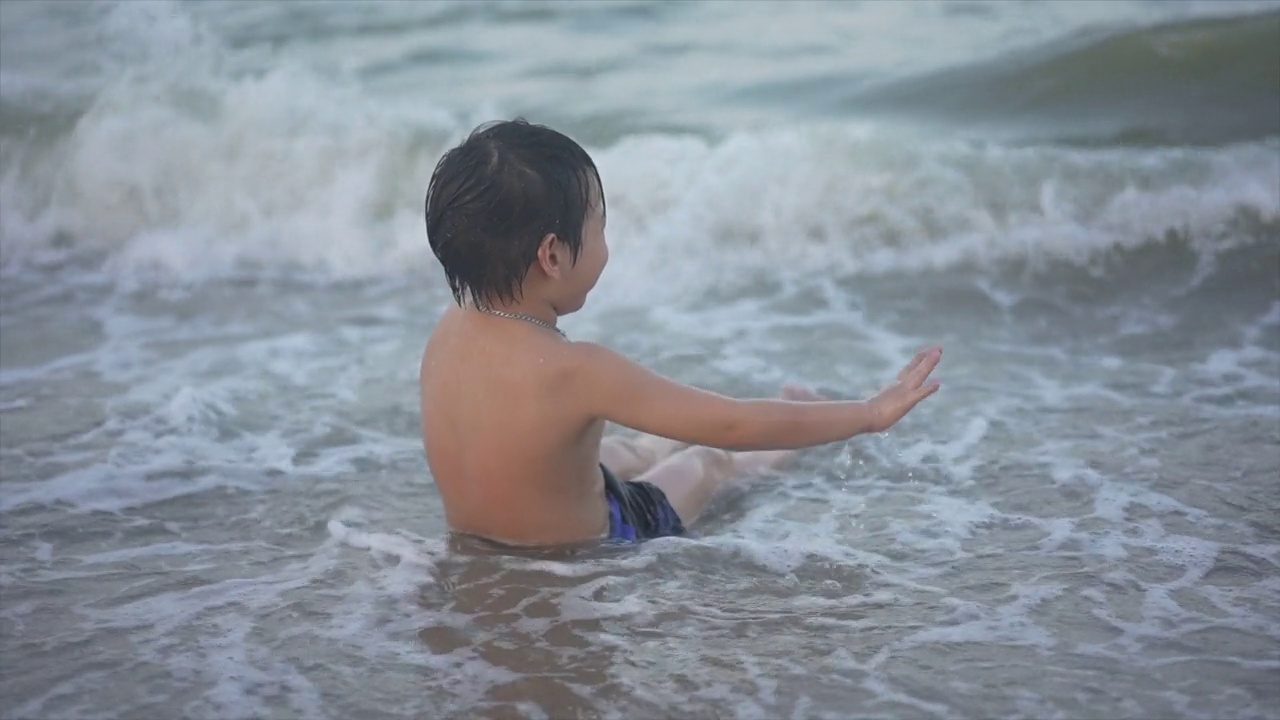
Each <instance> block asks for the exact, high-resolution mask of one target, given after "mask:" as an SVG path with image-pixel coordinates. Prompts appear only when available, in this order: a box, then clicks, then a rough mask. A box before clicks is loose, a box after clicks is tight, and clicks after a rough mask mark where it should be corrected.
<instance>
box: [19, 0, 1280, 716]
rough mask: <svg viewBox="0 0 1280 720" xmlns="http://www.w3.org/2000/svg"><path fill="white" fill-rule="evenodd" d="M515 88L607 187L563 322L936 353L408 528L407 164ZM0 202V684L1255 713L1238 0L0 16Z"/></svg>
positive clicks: (1263, 159)
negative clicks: (599, 504)
mask: <svg viewBox="0 0 1280 720" xmlns="http://www.w3.org/2000/svg"><path fill="white" fill-rule="evenodd" d="M515 115H524V116H526V117H528V118H529V119H531V120H533V121H536V122H542V123H547V124H550V125H552V126H554V127H557V128H559V129H562V130H564V131H565V132H567V133H569V134H571V135H573V136H574V137H576V138H578V139H579V140H581V141H582V142H583V143H584V144H585V145H586V146H587V147H588V150H589V151H590V152H591V153H592V155H593V156H594V157H595V159H596V161H597V162H598V164H599V166H600V170H601V174H602V176H603V182H604V187H605V191H606V193H607V196H608V203H609V228H608V233H609V241H610V246H611V251H612V259H611V262H610V265H609V267H608V269H607V270H606V272H605V274H604V276H603V278H602V279H601V282H600V284H599V286H598V287H597V289H596V290H595V291H594V292H593V294H592V296H591V298H590V301H589V302H588V304H587V307H586V308H585V309H584V310H583V311H582V312H580V313H577V314H575V315H573V316H570V317H566V318H563V321H562V327H564V328H565V329H566V331H567V332H568V333H569V335H570V337H572V338H574V339H579V340H589V341H594V342H602V343H605V344H608V345H610V346H612V347H614V348H616V349H618V350H620V351H622V352H624V353H626V354H628V355H629V356H631V357H633V358H635V359H637V360H639V361H641V362H643V363H645V364H646V365H649V366H651V367H653V368H655V369H656V370H658V371H660V372H663V373H665V374H668V375H670V376H672V377H675V378H678V379H680V380H682V381H685V382H689V383H693V384H696V385H699V386H702V387H707V388H711V389H714V390H717V391H721V392H725V393H730V394H733V395H738V396H767V395H772V394H775V393H776V392H777V391H778V389H779V387H780V386H781V385H782V384H783V383H784V382H800V383H804V384H808V385H811V386H813V387H815V388H817V389H819V390H820V391H822V392H824V393H827V394H830V395H832V396H835V397H849V398H854V397H862V396H865V395H866V394H867V393H869V392H872V391H874V390H875V389H876V388H877V387H879V386H880V385H882V384H883V383H885V382H886V381H888V380H889V379H890V378H891V377H892V374H893V373H894V372H895V371H896V370H897V368H898V367H900V366H901V364H902V363H904V362H905V361H906V360H907V359H909V358H910V356H911V354H912V353H913V352H914V351H915V350H916V349H917V348H918V347H920V346H922V345H925V344H928V343H933V342H940V343H942V344H943V345H945V347H946V355H945V359H944V361H943V364H942V366H941V367H940V369H939V370H938V371H937V375H938V376H939V377H940V378H941V380H942V381H943V387H942V390H941V391H940V392H939V393H938V394H937V395H936V396H934V397H933V398H931V399H930V400H929V401H928V402H927V403H925V404H924V405H922V406H921V407H919V408H918V409H917V410H916V411H915V412H914V413H913V414H912V415H910V416H909V417H908V418H907V419H906V420H904V421H903V422H902V423H901V424H899V425H898V426H897V427H895V428H894V429H893V430H892V431H891V432H890V433H888V434H885V435H877V436H870V437H859V438H855V439H854V440H852V441H850V442H848V443H841V444H836V445H831V446H826V447H820V448H814V449H811V450H807V451H804V452H802V453H800V454H799V455H798V456H797V457H796V459H795V462H794V463H793V464H792V465H791V466H790V467H788V468H787V469H786V470H784V471H782V472H780V473H777V474H774V475H770V476H766V477H761V478H758V479H757V480H755V481H754V482H753V483H750V484H748V485H743V486H739V487H736V488H734V489H733V490H731V491H729V492H727V493H725V494H724V495H723V497H720V498H718V499H717V501H716V504H715V507H714V509H713V512H712V513H711V514H710V516H709V517H708V518H707V519H706V520H705V521H703V522H701V523H699V524H698V525H697V526H695V528H694V532H693V534H692V535H691V536H690V537H688V538H678V539H663V540H659V541H655V542H651V543H647V544H645V545H643V546H641V547H638V548H632V549H624V550H618V551H609V552H604V551H601V552H589V553H585V554H581V555H578V556H566V555H564V554H549V555H546V554H542V555H540V554H533V555H521V556H510V555H506V554H502V553H494V552H491V551H489V550H486V549H485V548H480V547H472V546H468V545H467V544H466V543H459V542H451V541H450V540H449V539H448V537H447V535H446V528H445V525H444V522H443V515H442V509H441V504H440V499H439V495H438V493H437V491H436V489H435V487H434V485H433V483H432V480H431V476H430V474H429V472H428V470H427V467H426V463H425V460H424V457H423V454H422V449H421V440H420V435H419V432H420V431H419V417H418V405H417V395H416V374H417V362H418V358H419V353H420V352H421V348H422V345H423V342H424V341H425V339H426V337H427V335H428V334H429V333H430V331H431V328H432V325H433V324H434V323H435V321H436V319H437V317H438V316H439V314H440V313H441V312H442V311H443V309H444V308H445V307H446V306H447V305H448V303H449V296H448V292H447V288H446V286H445V284H444V282H443V278H442V275H441V272H440V270H439V268H438V267H437V266H436V264H435V261H434V259H433V258H432V256H431V253H430V250H429V247H428V245H427V243H426V238H425V234H424V230H423V222H422V198H423V194H424V191H425V187H426V182H427V179H428V177H429V176H430V172H431V169H432V168H433V166H434V164H435V162H436V160H437V159H438V158H439V156H440V154H441V152H443V150H445V149H446V148H448V147H450V146H451V145H453V144H455V143H456V142H458V141H459V140H460V139H461V138H462V137H464V136H465V134H466V133H467V132H469V131H470V129H471V128H472V127H474V126H475V125H476V124H478V123H480V122H482V121H486V120H491V119H497V118H509V117H513V116H515ZM0 233H3V235H2V237H0V240H2V242H0V538H2V542H0V716H2V717H4V718H35V717H41V718H54V717H130V718H133V717H177V716H183V717H194V718H231V717H289V718H292V717H308V718H313V717H314V718H347V717H421V718H438V717H492V718H509V717H529V718H567V717H584V718H590V717H602V718H640V717H645V718H649V717H653V718H657V717H741V718H782V717H794V718H846V717H854V716H858V717H903V718H906V717H910V718H916V717H939V718H952V717H954V718H967V717H1043V718H1080V717H1100V718H1101V717H1107V718H1110V717H1188V718H1259V717H1273V718H1274V717H1280V689H1278V688H1280V683H1277V679H1278V678H1280V5H1278V4H1277V3H1272V2H1263V3H1228V2H1205V3H1196V2H1190V3H1172V2H1120V1H1118V0H1117V1H1115V2H1106V3H1102V2H1082V3H1066V4H1063V3H1048V2H1045V3H1041V2H1036V3H1010V2H938V3H931V2H911V3H853V2H848V3H845V2H841V3H801V2H795V3H792V2H788V3H778V4H771V3H698V4H685V3H650V2H534V1H528V2H523V1H522V2H473V1H471V0H467V1H465V2H437V3H425V2H424V3H374V2H364V1H363V0H361V1H358V2H357V1H355V0H352V1H350V2H330V3H304V2H288V3H274V2H250V1H247V0H246V1H243V2H225V3H216V2H201V3H185V2H165V3H150V2H119V3H91V4H90V3H72V2H46V3H35V2H4V3H0ZM495 502H501V500H500V499H495Z"/></svg>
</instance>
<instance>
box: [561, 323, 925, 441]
mask: <svg viewBox="0 0 1280 720" xmlns="http://www.w3.org/2000/svg"><path fill="white" fill-rule="evenodd" d="M575 346H576V347H575V352H577V353H578V357H579V360H580V363H581V365H580V367H579V368H578V369H579V372H578V373H577V378H578V379H579V380H580V382H578V383H575V384H576V386H577V388H578V390H579V391H580V392H581V393H582V395H581V402H582V403H583V405H584V406H585V407H586V408H587V411H588V412H589V413H591V415H592V416H594V417H601V418H604V419H606V420H609V421H610V422H614V423H617V424H619V425H623V426H626V427H629V428H632V429H634V430H640V431H641V432H646V433H649V434H651V435H659V436H662V437H666V438H671V439H673V440H679V441H682V442H687V443H691V444H695V445H706V446H709V447H717V448H723V449H726V450H782V449H791V448H801V447H808V446H811V445H822V444H825V443H829V442H835V441H838V440H844V439H846V438H849V437H852V436H854V435H858V434H861V433H867V432H880V431H883V430H887V429H888V428H890V427H892V426H893V425H894V424H895V423H897V422H898V420H901V419H902V417H903V416H904V415H906V414H907V412H909V411H910V410H911V408H913V407H915V406H916V404H917V403H919V402H920V401H921V400H923V399H925V398H926V397H929V396H930V395H932V394H933V393H934V392H935V391H936V390H937V389H938V383H937V381H929V380H928V378H929V373H931V372H933V369H934V368H935V367H937V365H938V361H939V360H940V359H941V358H942V348H941V347H938V346H935V347H932V348H926V349H924V350H921V351H920V352H919V353H918V354H917V355H916V356H915V358H913V359H912V360H911V362H910V363H908V364H907V366H906V367H904V368H903V369H902V371H901V372H900V373H898V379H897V382H895V383H894V384H892V385H890V386H889V387H887V388H885V389H884V390H882V391H881V392H880V393H878V394H877V395H876V396H875V397H873V398H871V399H870V400H867V401H865V402H854V401H839V402H836V401H831V402H794V401H790V400H737V399H734V398H729V397H725V396H724V395H719V394H716V393H713V392H708V391H706V390H700V389H698V388H694V387H689V386H688V385H682V384H680V383H678V382H675V381H673V380H669V379H667V378H665V377H662V376H661V375H659V374H657V373H655V372H653V371H651V370H649V369H647V368H645V367H644V366H642V365H640V364H638V363H635V362H633V361H631V360H628V359H627V358H626V357H624V356H622V355H620V354H618V353H616V352H614V351H612V350H610V349H608V348H605V347H603V346H600V345H594V344H590V343H576V344H575Z"/></svg>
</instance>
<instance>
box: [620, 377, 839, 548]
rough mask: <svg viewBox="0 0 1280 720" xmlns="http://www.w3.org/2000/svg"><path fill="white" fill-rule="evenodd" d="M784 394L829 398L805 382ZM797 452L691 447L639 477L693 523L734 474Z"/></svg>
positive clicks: (752, 470)
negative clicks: (807, 386) (657, 489)
mask: <svg viewBox="0 0 1280 720" xmlns="http://www.w3.org/2000/svg"><path fill="white" fill-rule="evenodd" d="M782 398H783V399H785V400H794V401H798V402H812V401H815V400H825V399H826V398H825V397H823V396H822V395H819V394H818V393H816V392H814V391H813V390H810V389H809V388H806V387H804V386H801V385H787V386H786V387H784V388H783V389H782ZM658 439H659V440H661V438H658ZM666 442H670V441H666ZM794 454H795V451H794V450H764V451H757V452H729V451H728V450H719V449H716V448H709V447H691V448H687V449H685V450H681V451H680V452H677V453H675V454H674V455H671V456H670V457H668V458H667V459H666V460H663V461H662V462H660V463H658V464H657V465H654V466H653V467H652V468H650V469H649V470H648V471H646V472H644V473H643V474H641V475H640V476H639V477H638V478H636V479H638V480H643V481H644V482H649V483H653V484H654V485H656V486H658V488H659V489H660V490H662V492H663V494H664V495H666V496H667V502H669V503H671V507H673V508H675V511H676V514H677V515H679V516H680V520H681V522H683V523H684V524H685V525H689V524H690V523H692V522H693V521H694V520H696V519H697V518H698V516H699V515H701V514H702V511H703V510H704V509H706V507H707V503H708V502H709V501H710V500H711V496H712V495H713V494H715V491H716V489H718V488H719V487H720V486H721V485H723V484H725V483H726V482H728V481H729V480H731V479H733V478H734V477H740V476H744V475H750V474H752V473H755V472H759V471H761V470H767V469H769V468H772V467H776V466H777V465H778V464H779V463H781V462H783V461H784V460H786V459H787V458H789V457H791V456H792V455H794ZM607 464H608V463H606V465H607ZM610 469H612V468H610Z"/></svg>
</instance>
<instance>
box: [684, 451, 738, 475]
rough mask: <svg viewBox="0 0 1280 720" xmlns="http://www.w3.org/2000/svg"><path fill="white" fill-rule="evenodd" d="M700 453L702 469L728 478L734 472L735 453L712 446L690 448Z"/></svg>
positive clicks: (706, 472) (699, 460)
mask: <svg viewBox="0 0 1280 720" xmlns="http://www.w3.org/2000/svg"><path fill="white" fill-rule="evenodd" d="M690 450H692V451H693V452H696V453H697V454H698V462H700V463H702V471H703V472H704V473H705V474H707V475H710V476H714V477H716V478H726V477H728V476H729V475H731V474H732V473H733V455H732V454H731V453H730V452H729V451H728V450H720V449H719V448H712V447H697V448H690Z"/></svg>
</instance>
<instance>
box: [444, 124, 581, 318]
mask: <svg viewBox="0 0 1280 720" xmlns="http://www.w3.org/2000/svg"><path fill="white" fill-rule="evenodd" d="M597 193H598V194H599V197H600V204H601V209H602V210H603V207H604V189H603V187H602V186H601V184H600V173H599V171H597V170H596V165H595V163H594V162H592V160H591V156H589V155H587V151H586V150H583V149H582V146H580V145H578V143H576V142H574V141H573V140H571V139H569V138H568V137H566V136H565V135H562V134H561V133H558V132H556V131H555V130H552V129H550V128H547V127H543V126H541V125H534V124H531V123H529V122H527V121H526V120H524V119H523V118H516V119H515V120H511V121H500V122H494V123H488V124H485V125H481V126H480V127H478V128H476V129H475V130H473V131H472V132H471V135H470V136H468V137H467V139H466V140H465V141H463V143H462V144H461V145H459V146H457V147H455V148H454V149H452V150H450V151H448V152H446V153H445V154H444V157H442V158H440V162H439V163H437V164H436V169H435V172H433V173H432V174H431V183H430V184H429V185H428V186H427V199H426V218H427V241H428V242H429V243H430V244H431V251H432V252H434V253H435V255H436V258H437V259H438V260H440V264H441V265H442V266H444V274H445V277H446V278H447V279H448V280H449V289H450V290H452V291H453V299H454V300H456V301H457V302H458V304H459V305H461V304H462V300H463V295H470V296H471V299H472V301H473V302H474V303H475V304H476V305H477V306H482V305H483V304H484V303H485V302H486V301H487V300H486V299H487V298H497V299H499V300H503V301H513V300H518V299H519V294H520V286H521V283H522V282H523V281H524V277H525V273H527V272H528V270H529V267H530V266H531V265H532V264H533V263H534V262H536V261H537V258H538V246H539V245H540V244H541V243H542V238H543V237H545V236H546V235H547V233H555V235H556V237H557V238H559V239H560V241H561V242H563V243H564V244H565V245H567V246H568V248H569V254H570V259H571V261H572V262H575V263H576V262H577V261H578V252H579V251H580V250H581V249H582V228H583V225H584V224H585V223H586V218H587V211H588V210H589V209H590V207H591V201H592V198H593V196H594V195H595V194H597Z"/></svg>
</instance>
